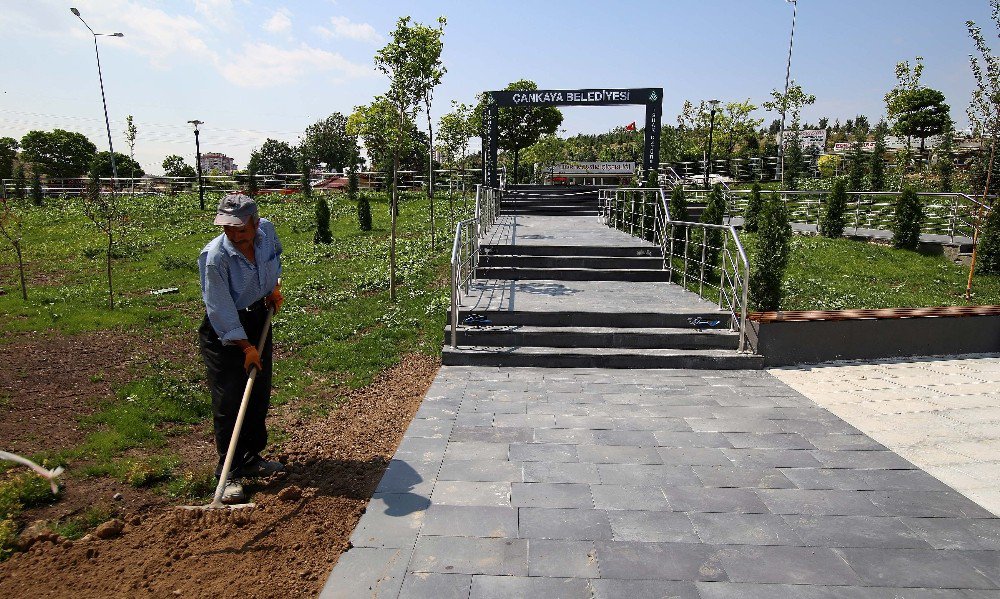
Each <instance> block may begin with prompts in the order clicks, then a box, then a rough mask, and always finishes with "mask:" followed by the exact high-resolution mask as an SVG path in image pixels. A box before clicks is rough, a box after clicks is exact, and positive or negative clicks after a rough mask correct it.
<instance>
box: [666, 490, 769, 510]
mask: <svg viewBox="0 0 1000 599" xmlns="http://www.w3.org/2000/svg"><path fill="white" fill-rule="evenodd" d="M663 494H664V495H665V496H666V498H667V502H668V503H669V504H670V509H672V510H674V511H678V512H701V513H712V512H733V513H744V514H766V513H768V509H767V507H766V506H765V505H764V502H762V501H761V500H760V497H758V496H757V494H756V493H754V492H753V490H752V489H719V488H706V487H700V486H699V487H690V486H688V487H684V486H678V487H674V486H670V487H664V488H663Z"/></svg>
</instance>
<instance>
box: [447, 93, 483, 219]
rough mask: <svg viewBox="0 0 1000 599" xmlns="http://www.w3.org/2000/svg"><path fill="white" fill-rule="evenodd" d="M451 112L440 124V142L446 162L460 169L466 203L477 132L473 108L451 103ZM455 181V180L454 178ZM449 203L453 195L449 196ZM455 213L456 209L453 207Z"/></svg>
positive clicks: (453, 167) (463, 197) (451, 166)
mask: <svg viewBox="0 0 1000 599" xmlns="http://www.w3.org/2000/svg"><path fill="white" fill-rule="evenodd" d="M451 109H452V110H451V112H449V113H447V114H445V115H442V117H441V121H440V123H439V124H438V141H439V143H440V147H441V148H442V150H444V151H443V154H444V156H445V161H446V163H447V164H448V166H449V167H450V168H452V169H459V173H460V178H461V189H462V191H461V193H462V201H463V202H464V201H465V167H466V158H467V157H468V155H469V139H470V138H472V137H473V136H475V134H476V132H475V130H474V129H473V126H472V107H471V106H469V105H467V104H462V103H459V102H456V101H454V100H453V101H452V103H451ZM452 180H454V178H452ZM448 198H449V201H450V200H451V195H450V194H449V195H448ZM452 212H454V207H452ZM452 228H454V227H452Z"/></svg>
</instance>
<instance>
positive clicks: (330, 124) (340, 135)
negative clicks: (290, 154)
mask: <svg viewBox="0 0 1000 599" xmlns="http://www.w3.org/2000/svg"><path fill="white" fill-rule="evenodd" d="M300 151H301V152H302V154H304V155H306V156H308V157H309V159H310V160H312V161H313V164H311V165H310V166H321V165H322V166H323V167H325V168H326V169H327V170H334V169H343V168H347V167H348V166H351V160H353V159H354V157H355V156H357V155H358V153H359V152H360V150H359V149H358V141H357V138H356V137H355V136H353V135H351V134H349V133H348V132H347V117H346V116H344V115H343V114H341V113H339V112H334V113H333V114H331V115H330V116H328V117H326V118H325V119H323V120H320V121H316V122H315V123H313V124H312V125H309V126H308V127H306V131H305V135H304V136H303V139H302V144H301V146H300Z"/></svg>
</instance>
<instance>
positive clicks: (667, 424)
mask: <svg viewBox="0 0 1000 599" xmlns="http://www.w3.org/2000/svg"><path fill="white" fill-rule="evenodd" d="M614 428H615V429H616V430H625V431H677V432H685V431H687V432H689V431H691V430H693V429H692V428H691V425H690V424H688V423H687V422H686V421H685V420H684V419H683V418H680V417H672V418H671V417H634V418H615V420H614Z"/></svg>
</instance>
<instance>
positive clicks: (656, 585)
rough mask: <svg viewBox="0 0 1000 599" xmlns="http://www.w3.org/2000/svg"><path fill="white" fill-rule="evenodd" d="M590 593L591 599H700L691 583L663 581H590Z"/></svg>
mask: <svg viewBox="0 0 1000 599" xmlns="http://www.w3.org/2000/svg"><path fill="white" fill-rule="evenodd" d="M590 591H591V593H592V599H622V598H624V597H627V598H628V599H701V596H700V595H699V594H698V589H696V588H695V586H694V584H693V583H690V582H673V581H665V580H614V579H607V578H605V579H601V580H591V581H590Z"/></svg>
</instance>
